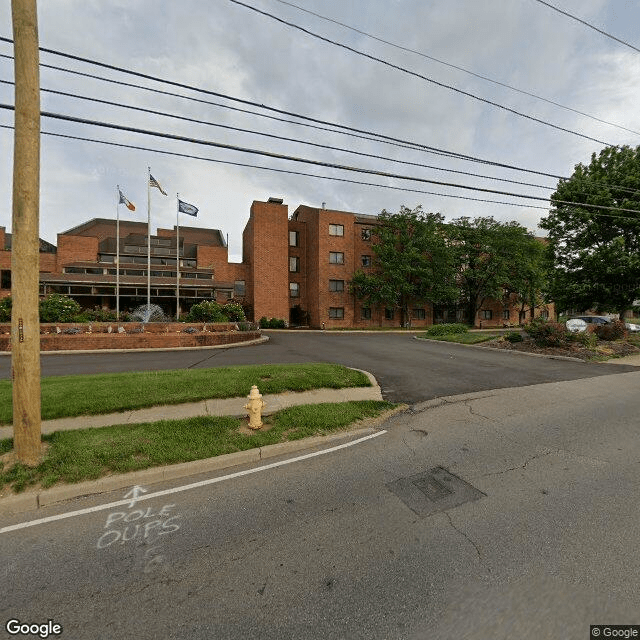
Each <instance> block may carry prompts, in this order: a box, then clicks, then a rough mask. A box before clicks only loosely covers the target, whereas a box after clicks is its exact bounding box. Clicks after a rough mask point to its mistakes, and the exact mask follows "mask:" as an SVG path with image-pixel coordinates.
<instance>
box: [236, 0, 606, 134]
mask: <svg viewBox="0 0 640 640" xmlns="http://www.w3.org/2000/svg"><path fill="white" fill-rule="evenodd" d="M228 1H229V2H231V3H233V4H236V5H238V6H240V7H244V8H245V9H249V10H250V11H254V12H255V13H258V14H260V15H263V16H265V17H267V18H270V19H271V20H275V21H276V22H279V23H281V24H284V25H286V26H287V27H291V28H292V29H296V30H298V31H301V32H303V33H305V34H307V35H309V36H311V37H313V38H316V39H318V40H321V41H323V42H326V43H328V44H331V45H333V46H336V47H340V48H342V49H345V50H347V51H351V52H352V53H355V54H356V55H359V56H362V57H364V58H367V59H369V60H373V61H374V62H378V63H380V64H382V65H385V66H387V67H389V68H391V69H396V70H397V71H401V72H402V73H406V74H408V75H410V76H413V77H415V78H419V79H421V80H424V81H425V82H429V83H431V84H434V85H436V86H439V87H442V88H444V89H449V90H450V91H454V92H455V93H459V94H461V95H464V96H466V97H468V98H472V99H474V100H478V101H479V102H482V103H484V104H488V105H491V106H493V107H496V108H498V109H503V110H504V111H507V112H508V113H511V114H513V115H516V116H519V117H521V118H526V119H527V120H531V121H532V122H536V123H538V124H542V125H544V126H547V127H551V128H553V129H556V130H558V131H563V132H565V133H569V134H571V135H574V136H578V137H580V138H584V139H586V140H591V141H592V142H597V143H598V144H603V145H605V146H609V147H615V146H616V145H614V144H612V143H610V142H605V141H603V140H599V139H598V138H594V137H592V136H588V135H586V134H584V133H580V132H578V131H574V130H572V129H568V128H566V127H561V126H560V125H557V124H553V123H552V122H548V121H547V120H543V119H542V118H536V117H535V116H531V115H529V114H526V113H523V112H522V111H518V110H517V109H512V108H511V107H507V106H505V105H503V104H500V103H499V102H495V101H493V100H488V99H487V98H482V97H480V96H477V95H475V94H473V93H471V92H469V91H464V90H463V89H459V88H458V87H454V86H453V85H449V84H446V83H444V82H440V81H438V80H434V79H433V78H430V77H428V76H425V75H424V74H422V73H418V72H417V71H412V70H410V69H407V68H406V67H402V66H400V65H397V64H394V63H393V62H389V61H388V60H384V59H382V58H379V57H377V56H374V55H371V54H369V53H365V52H364V51H360V50H359V49H356V48H355V47H351V46H349V45H347V44H344V43H342V42H337V41H336V40H332V39H330V38H326V37H325V36H321V35H320V34H317V33H314V32H313V31H311V30H309V29H305V28H304V27H301V26H300V25H297V24H295V23H293V22H290V21H288V20H284V19H283V18H279V17H278V16H276V15H274V14H272V13H269V12H268V11H262V10H261V9H258V8H257V7H252V6H251V5H248V4H245V3H244V2H240V0H228Z"/></svg>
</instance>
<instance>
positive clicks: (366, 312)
mask: <svg viewBox="0 0 640 640" xmlns="http://www.w3.org/2000/svg"><path fill="white" fill-rule="evenodd" d="M360 317H361V318H362V319H363V320H371V309H370V308H369V307H362V309H360Z"/></svg>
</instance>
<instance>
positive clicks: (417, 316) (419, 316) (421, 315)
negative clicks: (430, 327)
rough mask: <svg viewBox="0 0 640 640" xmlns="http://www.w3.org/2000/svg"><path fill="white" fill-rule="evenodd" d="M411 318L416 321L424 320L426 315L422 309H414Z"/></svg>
mask: <svg viewBox="0 0 640 640" xmlns="http://www.w3.org/2000/svg"><path fill="white" fill-rule="evenodd" d="M413 317H414V318H415V319H416V320H424V319H425V318H426V317H427V316H426V313H425V311H424V309H414V310H413Z"/></svg>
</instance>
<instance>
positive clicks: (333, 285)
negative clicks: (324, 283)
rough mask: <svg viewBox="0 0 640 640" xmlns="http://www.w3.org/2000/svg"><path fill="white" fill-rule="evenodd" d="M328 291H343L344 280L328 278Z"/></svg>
mask: <svg viewBox="0 0 640 640" xmlns="http://www.w3.org/2000/svg"><path fill="white" fill-rule="evenodd" d="M329 291H344V280H329Z"/></svg>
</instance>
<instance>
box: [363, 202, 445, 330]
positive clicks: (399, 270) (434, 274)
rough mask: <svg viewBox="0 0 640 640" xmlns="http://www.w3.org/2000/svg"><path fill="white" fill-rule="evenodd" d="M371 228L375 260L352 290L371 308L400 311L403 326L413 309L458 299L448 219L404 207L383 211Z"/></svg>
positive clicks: (419, 208) (420, 209) (418, 208)
mask: <svg viewBox="0 0 640 640" xmlns="http://www.w3.org/2000/svg"><path fill="white" fill-rule="evenodd" d="M378 221H379V224H377V225H376V226H375V227H374V228H373V229H372V230H371V239H372V250H373V253H374V257H373V260H372V268H371V270H368V271H367V272H366V273H365V272H364V271H362V270H359V271H357V272H356V273H355V274H354V276H353V280H352V281H351V291H352V292H353V293H354V294H355V296H356V297H357V298H358V299H360V300H361V301H363V302H364V303H365V304H367V305H371V306H378V307H387V308H390V309H400V311H401V314H402V318H401V321H402V324H403V325H404V324H406V323H407V322H408V320H409V305H410V304H424V303H427V302H431V303H441V302H448V301H452V300H453V299H454V298H455V294H456V289H455V271H454V268H453V263H452V260H451V254H450V251H449V250H448V247H447V242H446V239H445V234H444V226H443V221H444V219H443V217H442V216H441V215H440V214H438V213H427V214H425V213H423V212H422V208H421V207H417V208H415V209H413V210H411V209H409V208H407V207H404V206H403V207H401V208H400V212H399V213H396V214H392V213H389V212H388V211H384V210H383V211H382V213H381V214H380V215H379V216H378Z"/></svg>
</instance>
